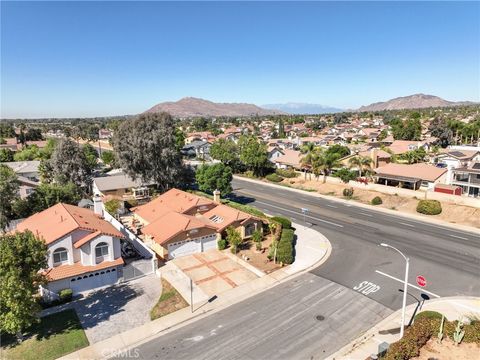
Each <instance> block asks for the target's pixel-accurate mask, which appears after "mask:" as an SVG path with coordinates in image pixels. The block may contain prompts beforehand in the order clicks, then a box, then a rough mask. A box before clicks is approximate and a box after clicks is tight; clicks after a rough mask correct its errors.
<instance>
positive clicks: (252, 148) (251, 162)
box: [238, 135, 269, 175]
mask: <svg viewBox="0 0 480 360" xmlns="http://www.w3.org/2000/svg"><path fill="white" fill-rule="evenodd" d="M238 148H239V150H240V161H241V162H242V163H243V164H244V165H245V166H246V167H247V168H248V169H249V170H252V171H253V172H254V174H255V175H263V174H264V173H265V170H266V169H267V168H268V166H269V163H268V153H267V145H266V144H265V143H263V142H260V141H259V140H258V139H257V138H255V136H247V135H242V136H240V139H239V141H238Z"/></svg>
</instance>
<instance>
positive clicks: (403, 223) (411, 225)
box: [399, 222, 415, 227]
mask: <svg viewBox="0 0 480 360" xmlns="http://www.w3.org/2000/svg"><path fill="white" fill-rule="evenodd" d="M399 224H402V225H405V226H410V227H415V225H412V224H407V223H404V222H399Z"/></svg>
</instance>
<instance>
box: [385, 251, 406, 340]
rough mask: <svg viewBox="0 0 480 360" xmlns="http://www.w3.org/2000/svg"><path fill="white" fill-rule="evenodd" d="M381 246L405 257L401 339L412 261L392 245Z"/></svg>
mask: <svg viewBox="0 0 480 360" xmlns="http://www.w3.org/2000/svg"><path fill="white" fill-rule="evenodd" d="M380 246H383V247H386V248H390V249H393V250H395V251H396V252H398V253H399V254H400V255H402V256H403V258H404V259H405V263H406V265H405V282H404V284H403V304H402V327H401V328H400V339H401V338H402V337H403V332H404V329H405V309H406V307H407V292H408V267H409V263H410V259H409V258H408V257H406V256H405V255H404V254H403V253H402V252H401V251H400V250H398V249H397V248H396V247H393V246H391V245H388V244H385V243H381V244H380Z"/></svg>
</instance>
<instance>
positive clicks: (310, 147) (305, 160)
mask: <svg viewBox="0 0 480 360" xmlns="http://www.w3.org/2000/svg"><path fill="white" fill-rule="evenodd" d="M316 149H317V148H316V147H315V144H314V143H312V142H308V143H306V144H305V145H303V146H302V147H301V148H300V152H301V153H302V154H305V155H304V156H303V157H302V159H301V160H300V163H301V164H302V166H303V172H304V175H305V180H307V168H312V160H313V158H314V154H315V151H316Z"/></svg>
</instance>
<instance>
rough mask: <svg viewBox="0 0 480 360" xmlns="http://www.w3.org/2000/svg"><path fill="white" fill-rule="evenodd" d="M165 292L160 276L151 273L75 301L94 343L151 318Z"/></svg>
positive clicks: (83, 324) (75, 306) (81, 319)
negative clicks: (154, 308)
mask: <svg viewBox="0 0 480 360" xmlns="http://www.w3.org/2000/svg"><path fill="white" fill-rule="evenodd" d="M161 292H162V285H161V280H160V278H158V277H156V276H155V275H149V276H145V277H143V278H140V279H136V280H132V281H130V282H128V283H122V284H117V285H114V286H111V287H108V288H104V289H100V290H97V291H94V292H92V293H90V294H89V295H88V296H87V297H85V298H83V299H80V300H77V301H75V302H73V303H72V304H73V307H74V308H75V311H76V312H77V314H78V317H79V318H80V322H81V324H82V326H83V328H84V329H85V333H86V335H87V338H88V341H90V344H93V343H96V342H98V341H100V340H104V339H107V338H109V337H111V336H113V335H116V334H119V333H121V332H123V331H126V330H129V329H132V328H134V327H136V326H140V325H143V324H145V323H147V322H148V321H150V310H151V309H152V307H153V306H154V305H155V304H156V303H157V301H158V299H159V297H160V295H161Z"/></svg>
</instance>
